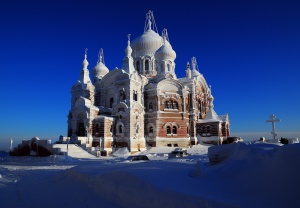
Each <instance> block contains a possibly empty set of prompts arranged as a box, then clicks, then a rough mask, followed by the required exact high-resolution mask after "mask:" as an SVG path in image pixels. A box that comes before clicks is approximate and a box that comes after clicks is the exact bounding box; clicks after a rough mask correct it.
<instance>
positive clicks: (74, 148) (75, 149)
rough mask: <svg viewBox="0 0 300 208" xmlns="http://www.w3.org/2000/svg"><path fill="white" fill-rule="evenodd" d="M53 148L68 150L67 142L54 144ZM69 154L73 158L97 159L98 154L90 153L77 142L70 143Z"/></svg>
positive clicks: (62, 150)
mask: <svg viewBox="0 0 300 208" xmlns="http://www.w3.org/2000/svg"><path fill="white" fill-rule="evenodd" d="M53 148H59V149H60V151H61V152H67V144H53ZM68 156H70V157H73V158H88V159H95V158H96V156H94V155H92V154H90V153H89V152H87V151H86V150H84V149H83V148H82V147H80V146H78V145H76V144H69V147H68Z"/></svg>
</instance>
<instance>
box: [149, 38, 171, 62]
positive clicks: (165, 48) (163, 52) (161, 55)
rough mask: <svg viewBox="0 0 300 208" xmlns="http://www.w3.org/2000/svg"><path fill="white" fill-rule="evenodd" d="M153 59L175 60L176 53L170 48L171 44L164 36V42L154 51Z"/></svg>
mask: <svg viewBox="0 0 300 208" xmlns="http://www.w3.org/2000/svg"><path fill="white" fill-rule="evenodd" d="M154 56H155V59H156V60H157V61H161V60H164V59H170V60H173V61H174V60H175V59H176V53H175V51H174V50H173V49H172V46H171V44H170V43H169V42H168V41H167V40H166V39H165V38H164V44H163V45H162V46H161V47H160V48H159V49H158V50H157V51H156V52H155V55H154Z"/></svg>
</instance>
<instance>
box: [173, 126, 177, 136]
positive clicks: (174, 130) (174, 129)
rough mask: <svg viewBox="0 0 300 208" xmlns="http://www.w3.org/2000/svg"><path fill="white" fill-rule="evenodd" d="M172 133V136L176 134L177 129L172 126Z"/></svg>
mask: <svg viewBox="0 0 300 208" xmlns="http://www.w3.org/2000/svg"><path fill="white" fill-rule="evenodd" d="M172 133H173V134H177V128H176V126H173V128H172Z"/></svg>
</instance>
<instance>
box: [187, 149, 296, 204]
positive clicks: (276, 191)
mask: <svg viewBox="0 0 300 208" xmlns="http://www.w3.org/2000/svg"><path fill="white" fill-rule="evenodd" d="M210 154H211V155H216V154H218V155H219V156H220V157H224V160H223V161H222V162H220V163H219V164H215V165H208V164H204V163H202V162H198V165H197V168H196V170H195V171H194V172H193V173H192V177H196V178H210V179H211V180H215V181H216V183H218V181H224V180H226V181H227V182H226V183H225V184H224V183H223V185H224V186H228V187H230V188H229V189H230V190H232V191H231V192H230V191H229V192H228V193H224V198H226V196H228V195H231V194H233V193H234V190H236V191H237V190H239V191H240V192H242V193H243V195H245V196H246V200H245V199H244V201H239V199H236V201H237V204H240V205H241V206H242V207H257V206H260V207H300V200H299V199H298V198H299V193H297V192H296V191H294V190H298V187H299V186H300V178H299V177H300V166H299V165H298V164H299V161H300V144H289V145H284V146H278V145H274V144H265V143H257V144H245V143H234V144H228V145H222V146H215V147H211V148H209V155H210ZM254 195H255V200H251V198H253V197H254ZM247 198H248V200H249V201H247ZM266 199H272V200H271V201H270V200H266Z"/></svg>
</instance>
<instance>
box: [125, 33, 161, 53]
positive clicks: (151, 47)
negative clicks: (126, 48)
mask: <svg viewBox="0 0 300 208" xmlns="http://www.w3.org/2000/svg"><path fill="white" fill-rule="evenodd" d="M161 45H162V37H161V36H160V35H159V34H157V33H156V32H154V31H153V30H151V29H150V30H148V31H146V32H144V34H143V35H141V36H140V37H137V38H136V39H134V40H133V41H132V43H131V47H132V48H133V50H134V51H136V52H139V51H142V50H147V51H150V52H154V51H156V50H157V49H159V47H161Z"/></svg>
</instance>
